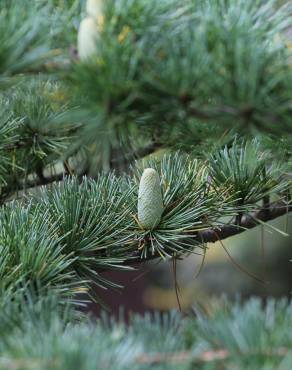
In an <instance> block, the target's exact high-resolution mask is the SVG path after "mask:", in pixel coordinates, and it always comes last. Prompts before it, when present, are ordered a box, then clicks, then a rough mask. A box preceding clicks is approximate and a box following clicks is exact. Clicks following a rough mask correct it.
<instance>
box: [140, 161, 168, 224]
mask: <svg viewBox="0 0 292 370" xmlns="http://www.w3.org/2000/svg"><path fill="white" fill-rule="evenodd" d="M162 212H163V200H162V193H161V187H160V181H159V175H158V173H157V171H155V170H154V169H153V168H146V169H145V170H144V172H143V174H142V177H141V180H140V185H139V194H138V220H139V222H140V224H141V225H142V226H143V228H144V229H146V230H152V229H154V228H155V226H157V225H158V224H159V221H160V220H161V215H162Z"/></svg>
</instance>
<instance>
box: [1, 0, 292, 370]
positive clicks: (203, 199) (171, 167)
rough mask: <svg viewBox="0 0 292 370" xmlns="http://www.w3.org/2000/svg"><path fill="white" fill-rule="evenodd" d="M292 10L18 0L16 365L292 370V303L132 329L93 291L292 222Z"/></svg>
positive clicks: (5, 297) (7, 240)
mask: <svg viewBox="0 0 292 370" xmlns="http://www.w3.org/2000/svg"><path fill="white" fill-rule="evenodd" d="M291 16H292V6H291V3H290V2H286V1H284V2H279V1H276V0H270V1H268V2H266V1H264V0H183V1H179V0H161V1H157V0H106V1H101V0H87V2H86V4H83V3H82V2H80V1H79V0H49V1H45V0H36V1H30V0H22V1H19V0H0V112H1V113H0V207H1V208H0V305H1V313H0V317H1V320H0V327H1V333H2V334H1V338H0V368H3V369H62V370H63V369H64V370H66V369H76V370H77V369H85V370H87V369H88V370H90V369H115V370H116V369H117V370H119V369H128V368H135V369H136V368H137V369H149V368H150V367H151V368H152V367H153V368H156V369H168V368H180V369H195V368H200V369H201V368H202V369H217V368H218V369H219V368H222V367H224V368H228V369H229V368H230V369H234V368H238V369H255V368H256V369H265V370H267V369H272V368H275V367H276V366H277V368H279V369H282V370H285V369H287V370H288V369H290V368H291V364H292V357H291V355H292V352H291V350H290V348H291V343H292V337H291V334H290V331H291V330H289V325H291V317H292V316H291V305H290V304H289V303H288V302H284V301H281V302H275V301H273V300H270V301H269V302H268V303H267V305H266V307H265V308H264V309H263V308H261V305H260V302H259V301H257V300H253V301H251V302H249V303H247V304H246V305H244V306H241V305H240V303H238V304H237V305H234V306H233V307H232V306H230V304H229V303H227V302H225V303H224V308H220V309H219V310H215V313H214V315H213V316H212V317H211V318H209V317H207V315H206V314H204V313H200V312H198V311H196V318H195V317H192V315H189V316H188V317H187V318H181V317H179V315H178V314H173V316H171V315H170V316H165V317H162V318H161V317H160V318H158V317H157V318H156V320H154V321H151V320H150V318H149V317H145V318H144V319H141V318H138V317H134V318H133V320H132V322H131V324H130V326H129V327H128V328H126V326H125V325H124V324H123V322H112V321H111V320H109V318H105V319H104V320H100V321H99V323H98V324H97V325H95V326H94V327H92V324H91V323H89V322H86V320H87V319H85V318H83V317H82V315H81V314H80V312H79V311H78V306H79V305H83V304H86V299H88V298H85V299H80V294H81V295H82V296H85V295H86V297H90V298H91V299H95V300H97V301H100V300H99V297H98V296H93V292H92V286H93V285H97V286H98V287H100V288H113V289H115V288H119V287H120V286H119V284H118V282H113V281H109V280H107V279H105V278H104V276H103V275H102V272H104V271H109V270H129V269H132V268H133V266H136V267H137V266H138V265H139V263H140V262H143V261H147V260H151V259H154V258H155V259H161V260H168V259H173V260H176V259H177V258H182V257H183V256H185V255H187V254H189V253H193V252H195V253H201V254H204V253H205V252H206V244H207V243H212V242H216V241H218V240H222V239H225V238H228V237H230V236H232V235H236V234H239V233H241V232H244V231H245V230H247V229H250V228H253V227H255V226H257V225H262V224H265V225H267V227H270V228H271V226H270V225H269V224H268V223H267V222H268V221H270V220H273V219H275V218H277V217H279V216H281V215H284V214H288V213H289V212H290V211H291V131H292V100H291V97H292V91H291V90H292V68H291V63H292V61H291V35H290V34H291ZM275 232H277V230H275ZM100 303H101V304H102V302H100ZM78 312H79V313H78ZM75 320H81V321H82V322H81V323H75ZM40 337H42V339H40ZM89 338H90V340H89Z"/></svg>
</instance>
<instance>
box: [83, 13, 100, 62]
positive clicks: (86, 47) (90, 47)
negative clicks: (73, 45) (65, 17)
mask: <svg viewBox="0 0 292 370" xmlns="http://www.w3.org/2000/svg"><path fill="white" fill-rule="evenodd" d="M98 34H99V32H98V25H97V23H96V21H95V20H94V19H93V18H91V17H87V18H84V19H83V21H82V22H81V23H80V26H79V31H78V55H79V58H80V60H82V61H84V60H86V59H88V58H90V57H91V56H92V55H94V54H96V51H97V38H98Z"/></svg>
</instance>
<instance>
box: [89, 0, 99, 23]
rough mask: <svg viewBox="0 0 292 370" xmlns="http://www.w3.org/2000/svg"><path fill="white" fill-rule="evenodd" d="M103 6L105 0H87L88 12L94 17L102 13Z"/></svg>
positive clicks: (96, 17)
mask: <svg viewBox="0 0 292 370" xmlns="http://www.w3.org/2000/svg"><path fill="white" fill-rule="evenodd" d="M102 8H103V0H87V2H86V13H87V14H88V15H89V16H90V17H92V18H94V19H98V18H99V17H100V16H101V15H102Z"/></svg>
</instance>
